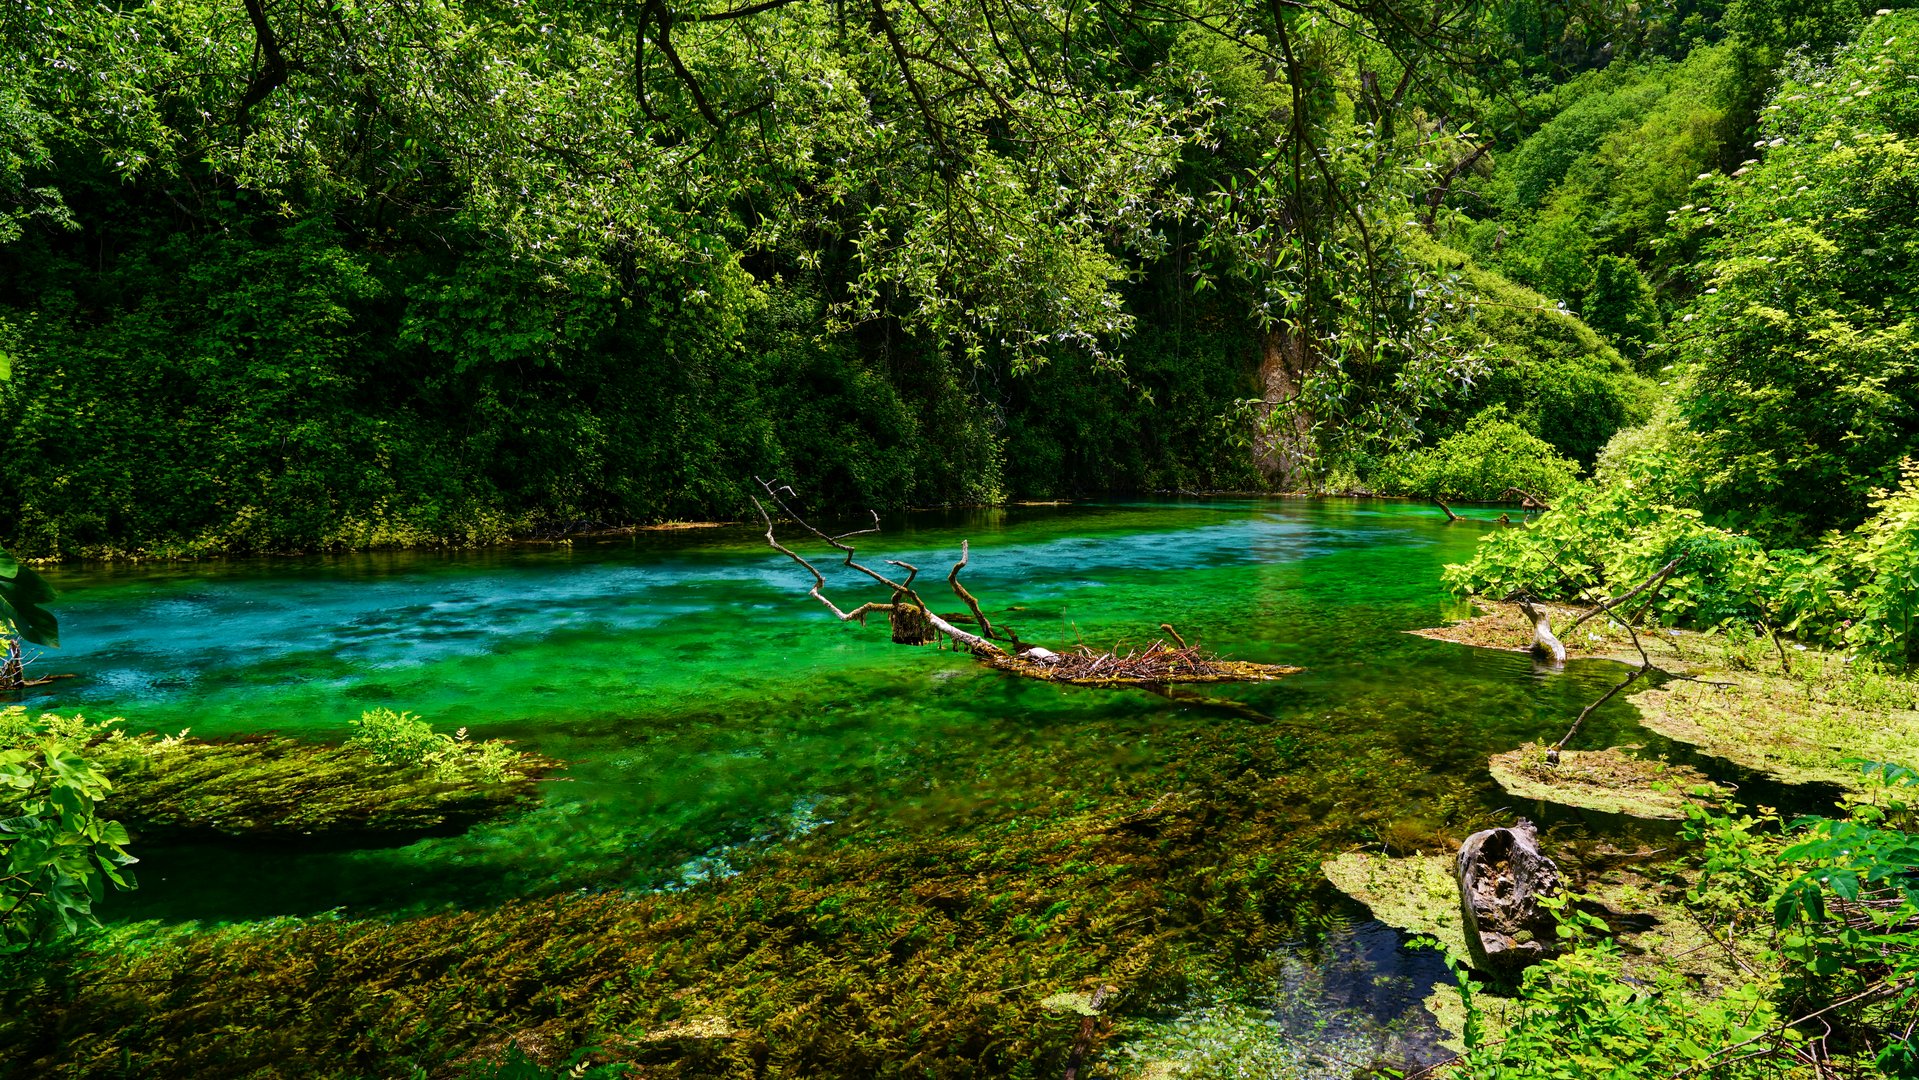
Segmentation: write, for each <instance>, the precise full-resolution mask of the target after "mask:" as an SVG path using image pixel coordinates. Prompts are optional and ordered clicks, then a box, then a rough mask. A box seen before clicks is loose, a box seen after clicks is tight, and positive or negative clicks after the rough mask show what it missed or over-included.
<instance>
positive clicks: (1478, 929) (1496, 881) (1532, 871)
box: [1454, 818, 1559, 979]
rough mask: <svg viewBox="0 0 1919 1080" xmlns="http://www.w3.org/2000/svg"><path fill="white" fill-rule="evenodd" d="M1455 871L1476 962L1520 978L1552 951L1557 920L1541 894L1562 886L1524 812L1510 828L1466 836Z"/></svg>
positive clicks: (1469, 945)
mask: <svg viewBox="0 0 1919 1080" xmlns="http://www.w3.org/2000/svg"><path fill="white" fill-rule="evenodd" d="M1454 876H1455V877H1456V878H1457V879H1458V881H1459V906H1460V911H1461V912H1462V913H1463V914H1464V916H1465V919H1466V947H1467V949H1468V950H1469V951H1470V952H1471V953H1472V957H1473V966H1474V967H1476V968H1478V969H1479V970H1481V971H1483V972H1485V973H1486V974H1488V975H1492V976H1495V977H1498V978H1502V979H1516V978H1518V977H1519V973H1520V972H1521V971H1523V970H1525V968H1526V967H1527V965H1529V964H1533V963H1536V962H1537V961H1540V960H1543V959H1545V958H1546V957H1547V956H1548V955H1550V954H1551V952H1552V943H1553V940H1554V935H1555V930H1556V928H1557V924H1556V923H1555V922H1554V920H1553V914H1552V912H1551V911H1548V910H1546V909H1545V908H1543V907H1541V906H1540V904H1539V898H1540V897H1542V896H1554V895H1556V894H1557V893H1558V892H1559V867H1558V866H1557V865H1556V864H1554V862H1553V861H1552V860H1551V859H1549V858H1547V857H1546V856H1545V855H1544V854H1543V853H1541V852H1540V850H1539V833H1538V831H1537V830H1536V829H1534V828H1533V823H1532V822H1530V821H1527V820H1526V819H1525V818H1520V819H1519V821H1518V822H1516V823H1515V824H1514V825H1513V827H1512V828H1510V829H1485V830H1482V831H1480V832H1476V833H1474V834H1472V835H1471V836H1469V837H1467V838H1466V842H1465V843H1464V844H1461V845H1460V846H1459V861H1458V862H1457V863H1456V864H1455V875H1454Z"/></svg>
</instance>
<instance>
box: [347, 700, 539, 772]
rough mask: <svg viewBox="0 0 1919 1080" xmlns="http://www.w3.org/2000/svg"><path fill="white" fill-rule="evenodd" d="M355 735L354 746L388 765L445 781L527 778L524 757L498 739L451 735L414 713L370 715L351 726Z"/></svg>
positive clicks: (385, 711)
mask: <svg viewBox="0 0 1919 1080" xmlns="http://www.w3.org/2000/svg"><path fill="white" fill-rule="evenodd" d="M348 723H350V724H352V725H353V727H354V729H355V731H354V735H353V737H352V738H350V739H348V740H347V745H348V746H354V747H359V748H360V749H363V750H365V751H366V752H367V753H369V754H371V755H373V760H374V761H377V762H379V763H380V764H382V765H398V766H402V767H406V768H414V769H420V770H422V771H424V772H426V773H428V774H429V775H431V776H433V777H435V778H438V779H441V780H463V779H469V778H470V779H474V780H478V781H481V782H483V783H499V782H501V781H504V780H507V779H509V778H515V777H519V776H522V775H524V774H523V773H522V772H521V771H520V770H521V767H522V763H521V760H520V754H519V753H518V752H517V751H515V750H514V749H513V748H512V747H510V746H508V745H507V744H506V743H503V742H501V741H500V740H498V739H487V740H485V741H483V742H473V741H471V740H469V739H468V738H467V737H466V729H465V728H461V729H460V730H458V731H456V732H454V733H453V734H451V735H448V734H446V733H444V732H438V731H434V730H433V727H432V725H430V724H428V723H427V722H426V721H424V720H422V719H420V718H419V717H417V716H415V715H413V714H412V713H409V712H394V711H393V710H392V709H369V710H368V711H366V712H365V713H362V714H361V715H360V718H359V719H358V720H350V721H348Z"/></svg>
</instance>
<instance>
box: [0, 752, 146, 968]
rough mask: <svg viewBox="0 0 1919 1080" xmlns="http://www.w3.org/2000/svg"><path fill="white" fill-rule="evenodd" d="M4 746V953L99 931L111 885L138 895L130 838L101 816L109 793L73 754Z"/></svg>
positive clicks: (0, 809) (0, 840) (0, 934)
mask: <svg viewBox="0 0 1919 1080" xmlns="http://www.w3.org/2000/svg"><path fill="white" fill-rule="evenodd" d="M13 741H14V740H8V741H7V742H4V743H0V952H18V951H20V950H22V949H24V948H26V947H27V946H29V945H32V944H34V943H36V942H38V941H41V940H44V939H45V938H47V937H48V936H50V935H51V934H53V933H55V932H58V931H62V930H64V931H65V932H67V933H73V932H74V931H76V930H78V929H80V928H81V927H83V926H90V925H94V924H95V923H96V919H95V918H94V915H93V905H94V903H95V902H97V901H98V900H99V899H100V898H101V896H102V895H103V893H104V891H105V888H106V885H107V884H108V883H111V884H112V885H113V886H114V887H116V888H121V889H128V888H132V887H133V875H132V873H131V872H129V871H127V870H126V869H125V867H127V866H128V865H130V864H131V863H133V862H135V861H136V860H135V859H134V858H133V857H132V856H131V855H128V854H127V852H126V844H127V842H128V838H127V831H126V829H125V828H124V827H123V826H121V825H120V824H119V823H118V822H115V821H110V820H107V819H106V818H103V817H101V816H100V814H99V812H98V810H99V804H100V801H101V800H102V799H103V798H105V797H106V795H107V792H108V791H109V790H110V789H111V785H110V784H109V783H108V782H107V778H106V777H105V776H104V775H102V773H101V772H100V770H99V769H98V768H97V767H96V766H95V765H94V764H93V763H91V762H89V761H88V760H87V759H86V758H85V757H83V756H81V755H80V754H78V753H76V752H75V751H74V750H72V749H70V748H68V747H66V746H62V745H57V744H49V745H27V746H20V745H8V743H12V742H13Z"/></svg>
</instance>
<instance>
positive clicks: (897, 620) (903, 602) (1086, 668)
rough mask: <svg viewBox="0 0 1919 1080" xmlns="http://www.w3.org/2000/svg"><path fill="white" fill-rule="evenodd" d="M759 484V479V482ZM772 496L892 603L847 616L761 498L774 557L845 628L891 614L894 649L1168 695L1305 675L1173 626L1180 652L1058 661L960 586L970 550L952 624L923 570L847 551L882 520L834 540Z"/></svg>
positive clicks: (786, 491)
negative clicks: (928, 647) (1194, 639)
mask: <svg viewBox="0 0 1919 1080" xmlns="http://www.w3.org/2000/svg"><path fill="white" fill-rule="evenodd" d="M756 479H757V478H756ZM759 485H760V487H761V488H762V489H764V490H765V492H766V496H767V498H768V499H769V500H771V501H772V503H773V505H774V506H776V507H778V508H779V510H780V512H781V513H782V514H784V515H785V516H786V517H788V518H790V519H792V520H793V521H794V522H797V523H798V524H799V526H800V527H801V528H803V529H805V530H806V531H807V532H810V533H812V534H813V535H814V536H815V537H816V538H818V539H820V540H822V541H824V542H825V543H826V544H828V545H829V546H831V547H833V548H834V549H835V550H837V551H840V552H844V553H845V559H844V561H843V564H842V565H844V566H846V567H848V568H850V569H852V570H855V571H857V572H859V573H861V574H864V575H866V576H867V577H869V578H872V579H873V580H874V581H875V582H877V583H879V584H881V585H884V586H886V588H887V589H889V590H890V591H891V594H892V599H891V600H890V601H889V602H888V603H884V604H880V603H866V604H861V605H860V606H858V607H856V608H853V609H851V610H845V609H842V608H841V607H840V606H839V605H837V604H835V603H834V602H833V601H832V600H830V599H828V598H827V596H826V593H825V592H824V590H825V588H826V577H825V575H823V574H821V573H820V571H819V568H818V567H816V566H814V565H813V564H812V563H811V562H809V561H807V560H806V559H805V558H804V557H802V556H801V555H800V554H799V553H797V552H795V551H794V550H793V549H792V548H789V547H787V546H786V545H785V544H782V543H780V541H779V537H778V535H777V534H776V532H775V529H774V525H773V516H772V514H771V513H769V512H768V511H767V508H766V506H765V504H763V503H761V502H760V500H759V498H758V497H757V496H755V497H754V498H753V506H754V508H755V509H757V510H758V511H759V512H760V520H761V521H762V522H764V523H765V525H766V543H767V545H768V546H770V547H771V548H772V549H773V550H774V551H777V552H779V553H780V554H782V555H785V556H786V557H787V558H789V559H792V560H793V561H794V562H796V563H798V564H800V566H802V567H804V568H805V569H806V572H807V573H809V574H811V575H812V576H813V585H812V587H811V588H809V589H808V590H807V595H808V596H811V597H812V598H813V599H815V600H818V601H819V602H820V603H821V604H823V605H825V607H826V609H827V610H828V611H831V612H832V613H833V615H834V617H836V618H838V619H839V620H840V621H841V622H857V623H859V624H860V625H862V626H864V625H865V624H866V616H868V615H870V614H873V613H875V612H879V613H884V614H885V615H886V617H887V621H888V624H889V625H890V626H891V628H892V631H893V641H894V642H896V643H898V644H902V645H922V644H933V643H935V642H937V641H938V639H939V636H940V635H942V634H943V635H945V636H946V637H949V638H951V639H952V640H953V641H954V642H955V643H956V644H959V645H964V646H965V647H966V648H967V649H968V650H969V651H971V652H972V654H973V655H974V656H975V657H976V658H978V659H979V660H980V661H981V662H983V663H986V664H988V665H990V666H992V667H996V668H998V669H1000V670H1001V671H1005V672H1009V673H1011V674H1014V675H1019V676H1023V677H1025V678H1029V679H1042V680H1045V681H1048V682H1062V683H1071V684H1073V685H1075V686H1105V687H1120V686H1127V687H1141V688H1146V689H1152V688H1163V687H1165V686H1167V685H1170V684H1175V683H1209V682H1263V681H1266V680H1270V679H1278V678H1281V677H1283V676H1286V675H1291V674H1293V673H1295V672H1297V671H1299V670H1300V669H1299V668H1296V667H1288V666H1286V665H1283V664H1257V663H1252V662H1249V661H1244V660H1224V659H1221V658H1219V657H1217V656H1213V655H1211V654H1209V653H1206V652H1204V651H1203V650H1201V649H1200V648H1199V647H1198V646H1196V645H1188V644H1187V643H1186V640H1185V639H1184V638H1182V637H1180V635H1179V631H1177V630H1175V629H1173V627H1172V626H1171V624H1169V623H1161V624H1160V629H1162V630H1164V631H1166V632H1167V634H1168V635H1170V636H1171V637H1172V639H1173V640H1174V641H1175V642H1178V644H1177V645H1176V646H1175V645H1169V644H1167V643H1166V642H1165V641H1155V642H1153V643H1152V644H1151V645H1148V646H1147V647H1145V648H1144V649H1137V650H1130V649H1125V648H1124V646H1123V645H1116V646H1114V648H1112V649H1111V650H1109V651H1106V652H1096V651H1094V650H1092V649H1089V648H1087V647H1085V646H1084V645H1081V646H1078V647H1077V648H1075V649H1073V650H1070V651H1068V652H1066V653H1056V652H1054V651H1053V650H1051V649H1047V648H1044V647H1042V646H1038V645H1033V644H1031V643H1029V642H1024V641H1021V640H1020V639H1019V635H1018V634H1016V633H1014V632H1013V630H1012V628H1011V627H1006V626H1001V627H995V626H994V625H993V623H992V621H991V620H989V619H988V618H987V617H986V613H985V611H983V610H982V609H981V608H980V605H979V600H978V599H977V598H976V597H974V596H973V594H972V593H971V592H968V591H967V589H966V586H964V585H962V584H960V580H959V576H960V571H961V570H963V569H965V568H966V565H967V562H968V561H969V560H970V558H971V550H970V546H969V544H968V543H967V542H966V541H961V542H960V557H959V561H957V562H955V563H954V564H953V569H952V571H951V572H949V573H948V574H947V575H946V582H947V584H948V585H949V586H950V587H951V588H952V590H953V595H955V596H957V597H958V598H959V599H960V600H961V602H963V603H964V604H965V605H966V608H967V610H968V611H969V612H971V613H972V614H971V616H970V617H969V616H964V615H953V616H944V615H941V614H939V613H938V612H936V611H934V610H932V608H930V607H928V606H927V604H926V601H925V599H923V598H922V597H921V596H920V594H919V593H918V592H917V591H915V590H914V588H913V581H914V579H915V578H917V577H918V576H919V568H918V567H916V566H914V565H912V564H911V563H906V562H901V561H900V560H898V559H888V560H886V563H887V565H889V566H896V567H899V568H900V569H901V570H904V571H906V575H905V577H904V578H902V579H899V580H895V579H893V578H892V577H889V576H887V575H886V574H883V573H881V572H879V571H877V570H874V569H872V568H871V567H869V566H867V565H865V564H863V563H860V562H857V561H855V560H854V555H855V554H856V553H857V552H856V550H855V548H854V547H853V545H851V544H849V543H847V542H846V541H848V540H849V539H851V538H853V537H855V536H864V535H866V534H868V533H874V532H878V531H879V515H878V514H874V515H873V523H872V525H870V526H868V527H867V528H864V529H855V530H853V531H851V532H845V533H839V534H836V535H835V534H828V533H826V532H823V531H821V530H820V529H819V528H817V527H816V526H814V525H813V524H811V523H810V522H808V521H807V520H806V519H805V518H803V517H801V516H800V515H799V514H797V513H795V512H794V511H793V509H792V508H791V507H790V506H788V505H787V503H786V500H785V499H784V498H783V497H782V495H791V494H792V493H793V492H792V489H791V488H790V487H786V486H784V485H781V484H779V483H778V482H777V481H773V480H759ZM962 621H965V622H970V623H971V624H972V625H974V626H977V627H979V633H977V634H975V633H973V632H971V631H968V630H962V629H960V627H959V626H958V625H957V623H959V622H962Z"/></svg>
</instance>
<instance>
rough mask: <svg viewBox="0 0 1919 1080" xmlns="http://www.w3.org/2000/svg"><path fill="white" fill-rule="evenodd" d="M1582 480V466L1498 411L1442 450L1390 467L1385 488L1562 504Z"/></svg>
mask: <svg viewBox="0 0 1919 1080" xmlns="http://www.w3.org/2000/svg"><path fill="white" fill-rule="evenodd" d="M1578 475H1579V464H1578V462H1574V461H1568V460H1567V459H1565V458H1563V457H1560V456H1559V454H1558V453H1557V452H1555V451H1554V450H1553V448H1552V445H1551V444H1550V443H1548V442H1546V441H1545V440H1544V439H1541V438H1540V437H1538V436H1537V435H1533V434H1531V433H1529V432H1527V431H1526V430H1524V429H1523V428H1521V427H1520V426H1519V425H1517V424H1515V423H1513V422H1512V421H1511V420H1509V419H1507V418H1506V410H1505V409H1504V408H1503V407H1501V406H1497V405H1496V406H1494V407H1492V408H1490V409H1487V410H1485V411H1483V412H1481V413H1480V414H1479V415H1477V416H1475V417H1473V418H1472V420H1471V421H1470V422H1468V423H1467V425H1466V429H1465V430H1464V431H1461V432H1459V433H1458V434H1457V435H1453V436H1450V437H1449V438H1446V439H1444V440H1442V441H1441V442H1440V443H1439V445H1438V446H1436V447H1432V448H1430V449H1426V450H1420V451H1416V452H1414V453H1412V454H1409V455H1407V456H1406V457H1404V458H1401V459H1399V461H1397V462H1396V463H1394V465H1392V466H1389V467H1388V469H1387V470H1386V472H1385V474H1384V476H1383V477H1382V480H1383V486H1386V487H1388V488H1389V489H1391V490H1397V491H1400V492H1405V493H1408V494H1415V495H1425V496H1429V497H1435V496H1436V497H1438V498H1441V499H1472V500H1478V501H1482V502H1486V501H1491V500H1494V499H1498V498H1500V497H1501V496H1502V493H1503V492H1505V491H1506V490H1508V489H1510V488H1518V489H1520V490H1522V491H1526V492H1529V493H1531V494H1534V495H1539V496H1541V497H1543V498H1545V499H1547V500H1548V501H1550V500H1553V499H1557V498H1558V497H1559V496H1560V494H1561V493H1562V492H1564V491H1565V490H1566V488H1567V487H1569V486H1570V485H1571V484H1572V483H1573V481H1574V480H1575V479H1576V478H1577V477H1578Z"/></svg>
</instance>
